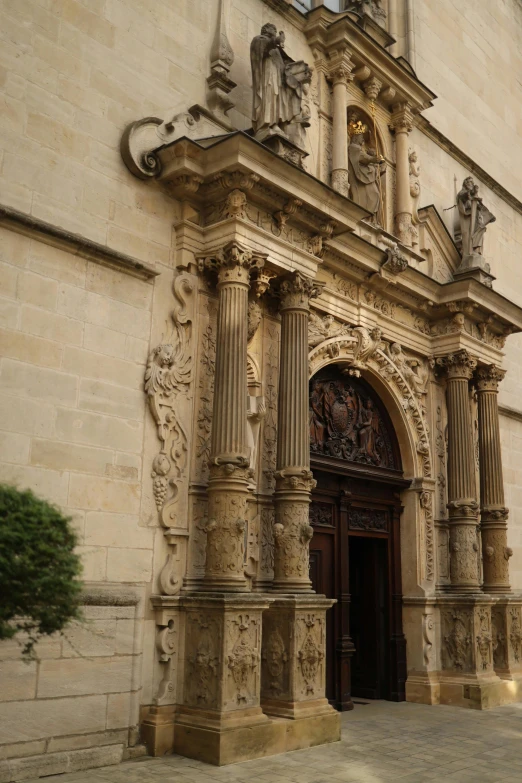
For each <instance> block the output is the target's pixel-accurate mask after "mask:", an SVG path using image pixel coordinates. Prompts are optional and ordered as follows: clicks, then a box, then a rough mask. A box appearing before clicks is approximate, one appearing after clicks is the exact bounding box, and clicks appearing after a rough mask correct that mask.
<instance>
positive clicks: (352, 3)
mask: <svg viewBox="0 0 522 783" xmlns="http://www.w3.org/2000/svg"><path fill="white" fill-rule="evenodd" d="M381 2H382V0H345V6H344V10H345V11H352V12H353V13H356V14H359V16H363V15H365V16H369V17H370V19H373V21H374V22H376V23H377V24H378V25H379V26H380V27H386V11H385V10H384V8H382V6H381Z"/></svg>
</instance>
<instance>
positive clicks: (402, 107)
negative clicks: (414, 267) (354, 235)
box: [391, 103, 413, 247]
mask: <svg viewBox="0 0 522 783" xmlns="http://www.w3.org/2000/svg"><path fill="white" fill-rule="evenodd" d="M391 127H392V128H393V129H394V131H395V166H396V171H395V177H396V203H395V235H396V236H397V237H398V239H399V240H400V241H401V242H402V243H403V244H404V245H407V246H408V247H411V245H412V223H411V221H412V203H411V194H410V162H409V157H408V144H409V141H408V138H409V134H410V132H411V129H412V127H413V114H412V112H411V110H410V107H409V104H408V103H398V104H396V105H395V106H394V107H393V113H392V117H391Z"/></svg>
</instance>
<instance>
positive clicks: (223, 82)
mask: <svg viewBox="0 0 522 783" xmlns="http://www.w3.org/2000/svg"><path fill="white" fill-rule="evenodd" d="M228 11H229V9H228V0H219V6H218V16H217V25H216V32H215V35H214V41H213V44H212V48H211V50H210V76H209V77H208V78H207V84H208V87H209V91H208V105H209V107H210V109H211V110H212V111H214V112H215V113H216V114H218V115H222V116H226V115H227V114H228V112H229V111H230V109H232V108H233V107H234V105H235V104H234V102H233V101H232V100H231V99H230V98H229V97H228V96H229V93H230V92H231V91H232V90H233V89H234V87H236V86H237V85H236V83H235V82H233V81H232V79H230V77H229V75H228V74H229V71H230V68H231V66H232V64H233V62H234V52H233V49H232V47H231V45H230V42H229V40H228V37H227V21H228Z"/></svg>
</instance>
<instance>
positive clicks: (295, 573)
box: [274, 272, 320, 593]
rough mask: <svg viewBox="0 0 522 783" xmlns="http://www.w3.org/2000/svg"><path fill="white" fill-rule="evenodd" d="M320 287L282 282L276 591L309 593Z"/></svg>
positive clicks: (300, 280)
mask: <svg viewBox="0 0 522 783" xmlns="http://www.w3.org/2000/svg"><path fill="white" fill-rule="evenodd" d="M319 291H320V286H318V285H317V283H314V281H313V280H311V279H310V278H308V277H304V276H303V275H301V274H300V273H299V272H295V273H294V274H293V275H292V276H291V277H289V278H287V279H286V280H283V281H282V282H280V284H279V286H278V294H279V296H280V298H281V362H280V377H279V403H278V421H277V424H278V441H277V471H276V491H275V497H274V501H275V518H276V523H275V526H274V534H275V535H274V537H275V554H274V561H275V562H274V590H277V591H279V592H285V593H294V592H307V591H310V590H311V583H310V579H309V576H308V561H309V545H310V539H311V537H312V534H313V529H312V527H311V525H310V523H309V521H308V511H309V505H310V490H311V489H312V487H313V486H314V484H315V482H314V481H313V479H312V474H311V472H310V435H309V427H308V314H309V301H310V298H312V297H314V296H317V295H318V294H319Z"/></svg>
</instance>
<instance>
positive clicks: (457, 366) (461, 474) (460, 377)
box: [437, 350, 479, 593]
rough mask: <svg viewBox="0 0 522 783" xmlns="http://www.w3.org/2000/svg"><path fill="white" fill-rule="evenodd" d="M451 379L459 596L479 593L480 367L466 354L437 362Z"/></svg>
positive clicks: (452, 515) (453, 571)
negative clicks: (476, 446) (473, 396)
mask: <svg viewBox="0 0 522 783" xmlns="http://www.w3.org/2000/svg"><path fill="white" fill-rule="evenodd" d="M437 365H438V366H439V367H441V368H443V369H444V370H445V372H446V376H447V390H446V396H447V409H448V512H449V525H450V578H451V589H452V590H453V591H456V592H461V593H462V592H475V591H477V590H478V589H479V577H478V573H479V569H478V564H479V561H478V549H479V547H478V542H477V525H478V503H477V498H476V482H475V460H474V456H473V427H472V421H471V409H470V399H469V381H470V379H471V377H472V375H473V372H474V370H475V368H476V366H477V362H476V360H475V359H474V358H473V357H472V356H470V354H469V353H468V352H467V351H466V350H460V351H457V352H456V353H453V354H449V355H448V356H446V357H444V358H440V359H437Z"/></svg>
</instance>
